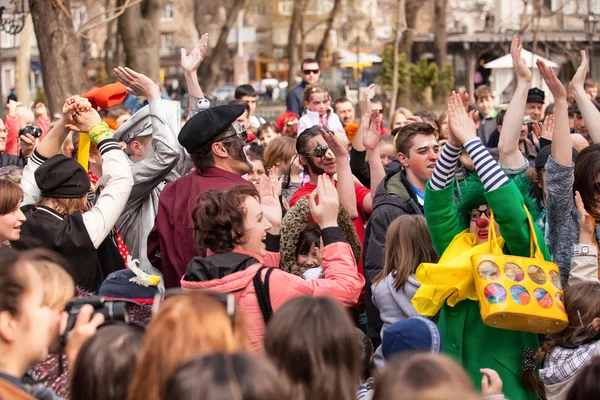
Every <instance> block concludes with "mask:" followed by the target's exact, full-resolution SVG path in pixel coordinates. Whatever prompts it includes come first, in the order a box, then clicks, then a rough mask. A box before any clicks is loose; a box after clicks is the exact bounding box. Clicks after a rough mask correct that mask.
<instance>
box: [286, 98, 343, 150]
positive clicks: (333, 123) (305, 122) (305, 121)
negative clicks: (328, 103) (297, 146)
mask: <svg viewBox="0 0 600 400" xmlns="http://www.w3.org/2000/svg"><path fill="white" fill-rule="evenodd" d="M315 125H321V122H320V118H319V113H318V112H316V111H310V110H307V111H306V113H304V115H303V116H302V118H300V121H299V122H298V135H300V134H301V133H302V132H304V131H305V130H306V129H308V128H311V127H313V126H315ZM323 127H324V128H327V129H329V130H330V131H333V132H334V133H335V136H336V137H337V138H338V139H340V140H342V143H344V144H348V137H347V136H346V131H344V126H343V125H342V122H341V121H340V117H338V115H337V114H336V113H334V112H333V109H332V108H331V107H330V108H329V114H328V115H327V117H326V123H325V124H324V125H323Z"/></svg>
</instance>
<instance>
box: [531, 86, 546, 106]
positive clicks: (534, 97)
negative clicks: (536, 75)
mask: <svg viewBox="0 0 600 400" xmlns="http://www.w3.org/2000/svg"><path fill="white" fill-rule="evenodd" d="M545 99H546V93H544V91H543V90H542V89H538V88H535V87H534V88H531V89H529V92H527V102H528V103H542V104H543V103H544V100H545Z"/></svg>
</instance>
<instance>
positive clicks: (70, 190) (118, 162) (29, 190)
mask: <svg viewBox="0 0 600 400" xmlns="http://www.w3.org/2000/svg"><path fill="white" fill-rule="evenodd" d="M62 111H63V116H62V119H61V121H59V122H58V123H57V124H56V125H55V126H54V128H53V129H52V130H51V131H50V132H49V133H48V135H47V136H46V137H45V138H44V139H43V140H42V141H41V142H40V144H39V146H38V147H37V149H35V150H34V151H33V154H32V156H31V158H30V160H29V162H28V163H27V166H26V167H25V169H24V171H23V179H22V181H21V187H22V189H23V192H24V201H23V203H22V204H21V209H22V210H23V211H24V212H25V214H26V216H27V221H26V223H24V224H23V225H22V226H21V233H22V236H21V238H22V239H23V238H24V237H26V238H27V237H29V238H33V239H35V240H37V241H39V242H40V243H41V244H42V245H43V246H44V247H47V248H50V249H52V250H54V251H56V252H58V253H60V254H61V255H62V256H64V257H65V258H67V259H68V260H69V261H70V263H71V266H72V267H73V279H74V280H75V284H76V285H77V286H79V287H81V288H82V289H85V290H87V291H91V292H96V291H97V290H98V288H99V287H100V285H101V284H102V281H103V280H104V279H105V278H106V276H108V275H109V274H110V273H111V272H113V271H116V270H119V269H124V268H125V263H124V261H123V258H122V257H121V255H120V253H119V251H118V248H117V245H116V241H115V240H114V238H113V237H112V235H111V231H112V229H113V227H114V226H115V223H116V222H117V219H118V218H119V216H120V215H121V212H122V211H123V208H124V207H125V203H126V202H127V199H128V198H129V193H130V192H131V187H132V186H133V178H132V176H131V169H130V168H129V165H128V163H127V160H126V158H125V155H124V154H123V152H122V151H121V148H120V147H119V144H118V143H117V142H116V141H115V140H114V139H113V138H112V135H111V132H110V129H109V127H108V125H107V124H106V123H105V122H102V121H101V119H100V115H98V113H97V112H96V111H95V110H93V109H92V107H91V104H90V103H89V101H88V100H86V99H84V98H81V97H79V96H73V97H71V98H69V99H67V101H66V102H65V105H64V107H63V110H62ZM71 129H73V130H80V131H82V132H87V134H88V135H89V137H90V140H91V142H92V143H94V144H95V145H96V146H97V147H98V149H99V151H100V154H101V155H102V168H103V172H104V176H105V177H106V182H105V183H104V185H103V186H104V189H103V190H102V192H101V193H100V195H99V197H98V198H97V200H96V203H95V205H94V206H93V207H92V208H91V209H88V204H87V195H88V192H89V190H90V179H89V177H88V174H87V172H86V171H85V170H84V169H83V167H81V165H79V164H78V163H77V162H76V161H75V160H73V159H71V158H68V157H66V156H64V155H62V154H57V153H58V150H59V148H60V145H61V144H62V143H63V141H64V140H65V137H66V135H67V134H68V133H69V131H70V130H71Z"/></svg>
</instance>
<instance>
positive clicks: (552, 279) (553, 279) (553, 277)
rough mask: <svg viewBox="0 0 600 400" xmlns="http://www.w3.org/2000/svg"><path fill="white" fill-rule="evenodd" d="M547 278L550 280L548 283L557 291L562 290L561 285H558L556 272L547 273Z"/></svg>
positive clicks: (558, 277)
mask: <svg viewBox="0 0 600 400" xmlns="http://www.w3.org/2000/svg"><path fill="white" fill-rule="evenodd" d="M548 277H549V278H550V282H552V284H553V285H554V287H555V288H557V289H558V290H562V284H561V283H560V275H559V274H558V272H556V271H550V272H548Z"/></svg>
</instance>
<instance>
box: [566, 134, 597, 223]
mask: <svg viewBox="0 0 600 400" xmlns="http://www.w3.org/2000/svg"><path fill="white" fill-rule="evenodd" d="M599 172H600V144H593V145H591V146H589V147H586V148H585V149H583V150H581V153H579V154H578V155H577V158H576V159H575V170H574V175H575V180H574V182H573V191H574V192H575V191H579V194H580V195H581V200H583V205H584V206H585V209H586V210H593V209H594V208H596V207H597V206H598V205H597V204H596V199H595V198H594V193H595V190H594V183H595V182H596V177H597V176H598V173H599ZM595 217H598V215H596V216H595Z"/></svg>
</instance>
